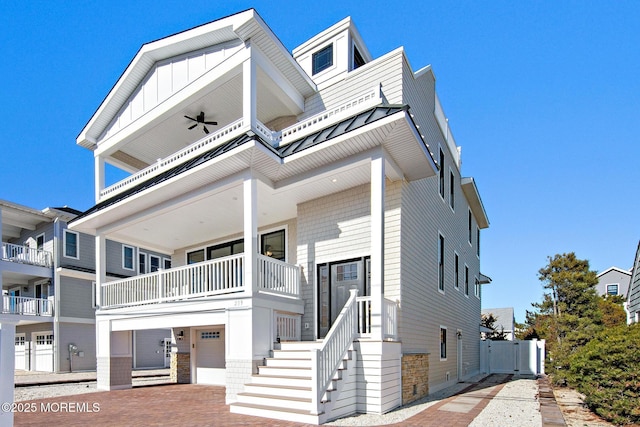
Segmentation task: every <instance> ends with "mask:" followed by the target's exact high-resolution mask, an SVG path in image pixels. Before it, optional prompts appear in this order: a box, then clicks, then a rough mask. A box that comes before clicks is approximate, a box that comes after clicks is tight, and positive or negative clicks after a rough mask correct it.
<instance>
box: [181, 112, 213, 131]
mask: <svg viewBox="0 0 640 427" xmlns="http://www.w3.org/2000/svg"><path fill="white" fill-rule="evenodd" d="M184 117H185V118H187V119H189V120H192V121H194V122H195V123H194V124H192V125H191V126H189V130H191V129H193V128H195V127H196V126H198V125H199V124H201V123H202V130H203V131H204V133H209V129H207V126H206V125H211V126H215V125H217V124H218V122H208V121H205V119H204V111H200V114H198V115H197V116H196V118H195V119H194V118H193V117H189V116H184Z"/></svg>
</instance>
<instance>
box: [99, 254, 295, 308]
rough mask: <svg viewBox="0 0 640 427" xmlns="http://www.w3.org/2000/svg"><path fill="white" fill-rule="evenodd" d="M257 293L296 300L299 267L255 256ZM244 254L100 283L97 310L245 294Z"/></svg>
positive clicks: (262, 256)
mask: <svg viewBox="0 0 640 427" xmlns="http://www.w3.org/2000/svg"><path fill="white" fill-rule="evenodd" d="M256 256H257V261H258V262H257V265H258V271H257V280H256V282H257V289H255V290H256V291H257V292H258V293H265V294H274V295H278V296H282V297H286V298H295V299H299V298H300V267H298V266H295V265H291V264H287V263H285V262H282V261H278V260H276V259H273V258H270V257H267V256H264V255H259V254H256ZM246 258H247V257H246V254H237V255H231V256H227V257H223V258H217V259H214V260H210V261H204V262H199V263H196V264H191V265H186V266H183V267H177V268H172V269H168V270H160V271H157V272H154V273H150V274H144V275H140V276H135V277H130V278H126V279H121V280H115V281H112V282H107V283H103V284H102V286H101V287H100V293H99V296H100V301H99V306H100V309H101V310H105V309H112V308H121V307H133V306H141V305H148V304H159V303H168V302H174V301H183V300H189V299H196V298H208V299H212V298H216V297H227V296H228V295H229V294H235V293H241V292H245V291H247V289H246V288H247V284H246V282H245V277H246V271H245V269H246V267H247V265H246Z"/></svg>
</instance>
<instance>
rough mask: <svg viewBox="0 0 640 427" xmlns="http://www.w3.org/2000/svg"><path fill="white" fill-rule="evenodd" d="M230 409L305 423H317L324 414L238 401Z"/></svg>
mask: <svg viewBox="0 0 640 427" xmlns="http://www.w3.org/2000/svg"><path fill="white" fill-rule="evenodd" d="M230 409H231V412H232V413H234V414H243V415H253V416H256V417H265V418H272V419H276V420H284V421H293V422H298V423H305V424H315V425H318V424H321V423H322V422H323V421H324V419H323V415H324V414H319V415H312V414H311V413H310V412H309V411H308V410H294V409H291V408H279V407H270V406H264V405H253V404H247V403H239V402H236V403H232V404H231V406H230Z"/></svg>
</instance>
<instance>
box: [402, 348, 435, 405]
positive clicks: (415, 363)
mask: <svg viewBox="0 0 640 427" xmlns="http://www.w3.org/2000/svg"><path fill="white" fill-rule="evenodd" d="M428 394H429V354H428V353H416V354H403V355H402V404H403V405H406V404H407V403H411V402H413V401H416V400H418V399H420V398H422V397H424V396H426V395H428Z"/></svg>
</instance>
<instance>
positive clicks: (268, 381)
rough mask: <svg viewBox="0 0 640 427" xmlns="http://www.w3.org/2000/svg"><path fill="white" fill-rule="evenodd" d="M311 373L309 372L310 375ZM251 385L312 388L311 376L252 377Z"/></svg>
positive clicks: (264, 375) (265, 375)
mask: <svg viewBox="0 0 640 427" xmlns="http://www.w3.org/2000/svg"><path fill="white" fill-rule="evenodd" d="M310 373H311V371H309V374H310ZM251 384H257V385H284V386H289V387H311V376H310V375H309V376H307V377H305V376H285V375H267V374H263V375H252V376H251Z"/></svg>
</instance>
